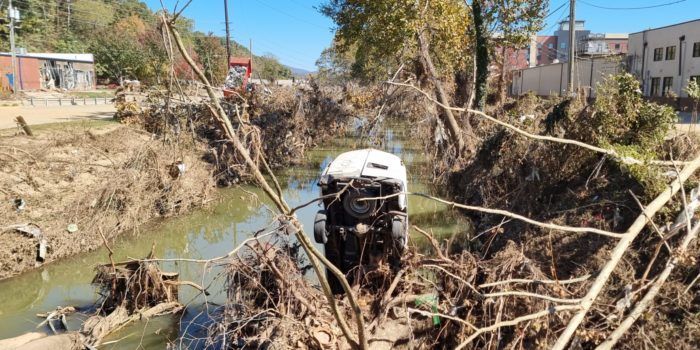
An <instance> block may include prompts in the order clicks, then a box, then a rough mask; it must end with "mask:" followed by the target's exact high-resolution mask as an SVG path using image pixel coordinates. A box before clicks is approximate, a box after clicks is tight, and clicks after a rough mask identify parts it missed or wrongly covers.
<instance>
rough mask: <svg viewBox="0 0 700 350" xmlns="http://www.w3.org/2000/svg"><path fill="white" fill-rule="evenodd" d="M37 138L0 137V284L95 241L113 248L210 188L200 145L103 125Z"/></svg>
mask: <svg viewBox="0 0 700 350" xmlns="http://www.w3.org/2000/svg"><path fill="white" fill-rule="evenodd" d="M35 134H36V136H35V137H33V138H30V137H27V136H24V135H13V134H12V133H11V132H10V131H6V132H4V133H3V134H0V223H1V224H0V231H1V232H0V279H4V278H8V277H11V276H14V275H17V274H19V273H22V272H24V271H26V270H29V269H32V268H35V267H37V266H40V265H41V264H42V263H43V264H45V263H49V262H51V261H54V260H56V259H60V258H62V257H66V256H70V255H74V254H77V253H80V252H85V251H90V250H93V249H96V248H98V247H99V246H101V245H103V239H102V237H101V235H100V232H102V233H103V234H104V236H105V238H106V239H107V240H109V241H111V240H112V239H113V238H114V237H116V236H118V235H120V234H123V233H126V232H132V231H136V230H137V228H138V226H139V225H141V224H143V223H144V222H146V221H148V220H150V219H153V218H158V217H168V216H173V215H178V214H182V213H186V212H188V211H189V210H191V209H192V208H193V207H197V206H200V205H202V204H203V203H205V202H206V201H207V200H208V199H209V198H210V197H211V196H212V191H213V189H214V187H215V186H214V182H213V180H212V176H211V174H212V168H211V166H210V165H209V164H207V163H206V162H205V161H203V160H202V159H201V158H202V157H201V155H202V154H203V153H204V149H203V148H202V146H201V145H199V144H195V143H192V142H190V143H187V142H182V141H181V142H164V141H163V140H158V139H154V138H152V137H151V135H150V134H149V133H146V132H144V131H140V130H137V129H134V128H129V127H125V126H122V125H119V124H116V123H105V122H90V123H84V122H83V123H69V124H63V125H61V126H60V127H59V126H48V127H40V128H37V129H36V130H35ZM180 162H181V163H180ZM178 164H183V165H182V166H180V167H179V168H178ZM183 170H184V171H183ZM29 224H31V225H29ZM22 231H24V232H22ZM147 239H148V240H149V242H150V240H151V239H157V238H156V237H148V238H147ZM42 240H45V243H46V253H45V254H40V253H43V252H41V249H40V246H41V245H40V242H41V241H42ZM40 255H44V258H43V259H42V258H40Z"/></svg>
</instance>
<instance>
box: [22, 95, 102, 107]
mask: <svg viewBox="0 0 700 350" xmlns="http://www.w3.org/2000/svg"><path fill="white" fill-rule="evenodd" d="M113 99H114V98H113V97H71V98H34V97H30V98H28V99H24V100H22V105H23V106H32V107H41V106H43V107H49V106H96V105H107V104H113V103H114V100H113Z"/></svg>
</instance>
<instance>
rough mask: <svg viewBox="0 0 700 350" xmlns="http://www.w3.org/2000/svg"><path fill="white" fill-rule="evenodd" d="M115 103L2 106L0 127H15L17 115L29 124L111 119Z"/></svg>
mask: <svg viewBox="0 0 700 350" xmlns="http://www.w3.org/2000/svg"><path fill="white" fill-rule="evenodd" d="M115 111H116V110H115V108H114V105H111V104H110V105H97V106H63V107H0V129H8V128H14V127H15V126H16V124H15V121H14V119H15V117H17V116H18V115H21V116H23V117H24V119H25V120H26V121H27V123H28V124H29V125H37V124H47V123H60V122H69V121H75V120H91V119H92V120H95V119H110V118H112V116H113V115H114V112H115Z"/></svg>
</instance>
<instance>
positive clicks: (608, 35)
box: [605, 33, 629, 39]
mask: <svg viewBox="0 0 700 350" xmlns="http://www.w3.org/2000/svg"><path fill="white" fill-rule="evenodd" d="M627 38H629V34H617V33H605V39H627Z"/></svg>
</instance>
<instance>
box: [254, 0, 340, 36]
mask: <svg viewBox="0 0 700 350" xmlns="http://www.w3.org/2000/svg"><path fill="white" fill-rule="evenodd" d="M258 3H260V4H262V5H264V6H267V7H268V8H270V9H272V10H274V11H277V12H279V13H281V14H283V15H285V16H287V17H289V18H292V19H295V20H297V21H298V22H301V23H306V24H308V25H312V26H314V27H317V28H321V29H328V28H326V27H323V26H321V25H318V24H316V23H312V22H309V21H307V20H304V19H301V18H299V17H296V16H294V15H291V14H289V13H287V12H285V11H282V10H280V9H278V8H276V7H274V6H272V5H270V4H268V3H266V2H263V1H262V0H258Z"/></svg>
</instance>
